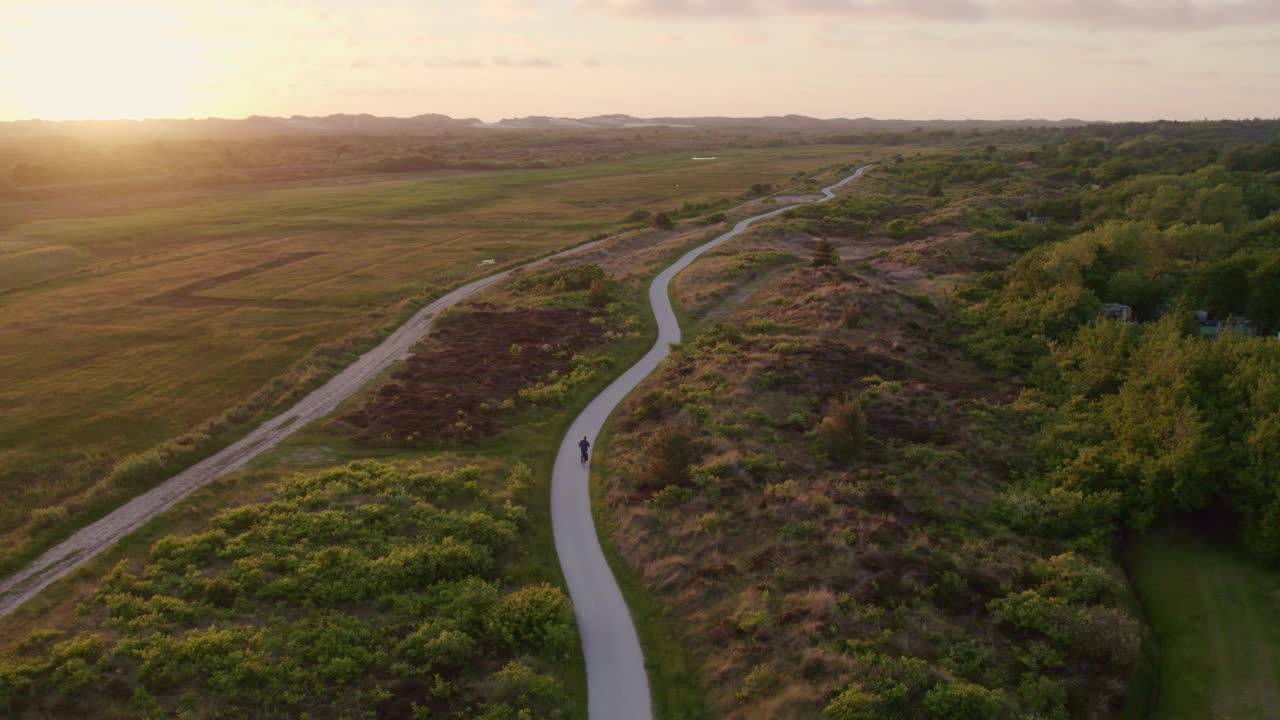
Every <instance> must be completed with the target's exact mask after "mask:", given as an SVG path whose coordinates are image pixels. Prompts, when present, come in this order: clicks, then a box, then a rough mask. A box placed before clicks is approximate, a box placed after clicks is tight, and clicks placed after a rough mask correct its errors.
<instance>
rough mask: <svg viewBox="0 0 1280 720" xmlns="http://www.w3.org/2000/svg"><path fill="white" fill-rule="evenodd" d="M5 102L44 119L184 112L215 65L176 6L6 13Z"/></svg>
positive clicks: (56, 6) (61, 7)
mask: <svg viewBox="0 0 1280 720" xmlns="http://www.w3.org/2000/svg"><path fill="white" fill-rule="evenodd" d="M11 15H12V17H9V18H6V19H8V20H9V21H8V22H5V23H3V24H2V26H0V47H4V48H5V52H7V53H8V54H9V55H10V56H11V57H9V58H8V59H7V60H8V61H7V62H6V64H7V65H9V67H10V68H11V70H13V72H6V73H5V75H6V77H5V78H4V79H3V80H0V86H8V87H6V88H5V89H4V95H5V96H6V102H7V103H9V104H12V105H13V106H14V108H15V109H16V110H17V111H18V112H19V113H21V114H22V115H23V116H26V117H40V118H46V119H51V120H86V119H98V118H142V117H165V116H169V117H172V116H181V115H191V114H195V113H198V112H200V111H201V110H203V109H204V108H205V105H206V103H207V101H208V100H209V99H210V98H209V97H208V95H209V91H208V83H207V81H208V79H209V78H210V77H211V75H212V72H213V70H214V69H215V68H214V60H213V58H212V56H211V53H210V51H209V48H208V47H207V45H206V44H205V43H203V42H201V40H200V38H201V34H200V32H199V29H198V28H195V27H193V26H194V25H195V22H194V18H193V17H192V16H191V15H188V14H186V13H184V11H183V8H182V6H181V5H179V4H165V3H158V2H156V3H153V2H145V3H107V2H101V3H84V2H46V3H39V4H34V3H33V4H27V5H24V6H23V7H21V8H19V9H17V10H13V11H11Z"/></svg>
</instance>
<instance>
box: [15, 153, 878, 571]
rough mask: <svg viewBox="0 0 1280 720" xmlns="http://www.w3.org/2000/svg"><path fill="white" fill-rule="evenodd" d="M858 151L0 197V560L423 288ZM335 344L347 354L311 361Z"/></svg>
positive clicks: (435, 289) (64, 524) (359, 344)
mask: <svg viewBox="0 0 1280 720" xmlns="http://www.w3.org/2000/svg"><path fill="white" fill-rule="evenodd" d="M858 155H859V154H858V152H857V149H856V148H851V147H825V146H811V147H786V148H776V149H762V150H733V151H730V152H727V153H725V154H723V155H722V157H721V158H720V159H719V160H715V161H710V162H693V161H690V160H689V158H688V156H687V155H685V154H682V155H680V156H674V155H670V154H668V155H655V156H652V157H647V158H643V159H638V160H629V161H625V162H612V163H603V164H595V165H583V166H577V167H571V168H563V169H555V170H534V171H509V172H492V173H472V174H458V173H450V174H440V175H438V176H416V177H413V178H407V179H406V178H404V177H400V176H398V177H396V178H394V179H387V176H381V177H376V178H369V179H366V180H364V181H362V182H358V183H352V182H349V181H347V182H343V183H336V184H332V185H327V186H319V187H288V188H278V187H277V188H273V187H271V186H263V187H261V188H256V189H249V190H246V189H243V188H242V189H237V190H234V191H226V192H221V193H208V192H206V193H202V194H200V195H199V196H198V197H194V198H182V197H176V198H175V197H169V198H165V199H163V200H160V199H158V200H157V201H156V204H155V206H153V207H146V206H140V205H139V203H138V202H137V201H131V202H130V203H127V204H124V205H121V206H111V205H110V204H108V205H107V209H95V210H92V211H90V210H81V211H77V212H79V214H73V213H72V212H70V211H67V209H66V208H65V207H62V208H57V209H56V211H53V212H51V211H50V210H49V208H47V207H32V206H8V207H0V228H4V230H3V232H0V378H3V380H4V382H3V383H2V384H0V493H3V494H4V496H5V499H6V502H4V503H2V504H0V529H2V530H0V533H2V534H0V553H3V555H2V556H0V568H2V567H4V566H5V564H6V562H5V561H6V559H7V560H9V561H10V562H9V563H8V564H9V565H11V564H12V561H14V560H17V559H20V557H25V556H28V555H29V554H30V552H32V551H33V548H34V546H37V545H43V544H47V543H48V542H49V541H51V540H52V539H54V536H55V535H60V534H65V531H66V530H67V529H68V528H70V527H73V526H74V525H76V524H77V523H78V522H79V521H80V520H81V519H82V518H81V517H80V516H81V515H88V514H91V513H92V512H99V511H101V509H102V505H103V503H102V500H103V497H104V493H103V490H102V485H101V482H102V479H103V478H104V477H105V476H106V475H107V474H108V473H110V472H111V470H112V468H113V466H116V465H117V463H118V462H120V461H121V459H122V458H126V457H127V456H130V455H131V454H134V453H139V452H142V451H145V450H147V449H148V448H151V447H154V446H156V445H157V444H159V443H162V442H164V441H166V440H167V439H170V438H173V437H175V436H179V435H181V434H183V433H185V432H188V431H190V430H191V429H192V428H194V427H196V426H198V425H200V424H201V423H204V422H206V421H209V420H210V419H212V418H215V417H217V416H219V415H220V414H222V413H225V412H226V411H227V410H228V409H230V408H233V407H235V406H236V405H237V404H238V403H241V402H242V401H243V400H244V399H245V398H246V397H249V396H251V395H253V394H254V393H256V392H259V391H261V390H262V389H263V388H264V387H268V386H270V384H271V383H272V382H273V381H275V382H276V386H279V388H278V389H279V390H280V392H279V393H278V395H279V397H280V398H283V397H285V396H286V395H287V391H288V389H289V387H288V386H289V385H293V384H299V383H303V382H307V381H314V380H315V377H313V376H314V375H316V374H317V373H320V372H329V371H331V370H332V368H333V367H334V366H336V365H340V364H342V363H344V362H346V361H347V360H349V359H351V358H353V357H354V354H355V353H356V352H358V351H359V350H361V349H362V348H363V347H366V346H367V345H368V344H369V343H370V342H372V341H373V339H374V337H376V335H377V334H378V333H379V332H382V331H385V330H386V329H388V328H390V327H391V326H393V325H394V324H395V323H396V322H397V321H398V320H399V319H401V318H402V317H404V315H405V314H406V313H407V312H408V311H409V310H411V309H412V307H415V306H416V305H417V304H419V303H420V302H421V301H423V300H424V299H427V298H430V297H432V296H434V295H437V294H439V293H440V292H441V291H442V290H443V289H445V288H446V287H448V286H450V285H453V284H456V283H458V282H461V281H463V280H466V279H468V278H473V277H476V276H479V275H481V274H484V273H486V272H488V269H486V268H485V267H482V266H480V265H479V263H480V262H481V261H482V260H486V259H493V260H495V261H496V263H497V264H498V265H504V264H507V263H511V262H516V261H519V260H521V259H524V258H529V257H533V256H536V255H540V254H543V253H546V252H548V251H551V250H554V249H558V248H563V247H566V246H569V245H573V244H576V243H578V242H582V241H584V240H586V239H587V238H588V237H589V236H591V235H593V234H595V233H599V232H604V231H607V230H609V229H611V228H614V227H617V226H618V225H619V224H620V223H621V221H622V219H623V218H624V217H626V215H627V214H628V213H630V212H631V211H633V210H635V209H638V208H644V209H649V210H652V211H657V210H662V209H674V208H676V207H678V206H680V205H681V204H682V203H684V202H686V201H693V202H700V201H708V200H711V201H714V200H719V199H727V198H734V197H737V196H739V195H740V194H741V193H742V192H743V191H744V190H746V189H747V188H748V187H750V186H751V185H752V184H754V183H773V184H775V185H779V186H782V185H784V184H785V183H786V181H787V179H788V178H790V177H791V176H792V175H794V174H795V173H797V172H802V171H803V172H809V171H814V170H818V169H820V168H823V167H827V166H831V165H835V164H840V163H845V162H848V161H851V160H853V159H855V158H856V157H858ZM862 155H863V156H865V151H864V152H863V153H862ZM353 338H356V339H359V340H352V339H353ZM344 339H347V343H346V345H343V344H341V343H342V341H343V340H344ZM317 348H329V355H330V357H329V360H330V363H329V364H328V365H326V364H324V363H317V364H312V365H308V366H306V367H305V368H303V369H302V370H299V364H300V363H302V362H303V361H304V360H305V359H306V358H309V357H313V356H314V355H315V352H316V349H317ZM317 368H318V369H317ZM282 377H284V378H286V380H285V381H284V382H283V383H282V382H281V380H280V379H281V378H282ZM241 420H243V418H241ZM242 424H243V423H242ZM232 425H233V427H231V428H230V429H229V430H228V432H235V431H238V430H239V427H235V426H234V423H232ZM218 427H222V426H218ZM157 479H158V478H157ZM95 483H97V484H98V488H97V490H95V491H94V493H91V494H90V498H92V497H97V500H96V501H95V500H93V499H90V501H89V502H88V503H87V504H86V491H87V490H89V489H90V488H93V487H94V486H95ZM107 490H110V488H108V489H107ZM129 490H130V491H131V492H132V491H133V490H134V488H129ZM95 493H96V495H95ZM106 495H110V493H109V492H108V493H106ZM116 495H119V493H117V494H116ZM109 499H110V500H111V501H112V502H115V501H117V500H118V499H119V498H118V497H116V496H111V497H110V498H109ZM95 502H97V505H95V504H94V503H95ZM50 508H53V510H50ZM58 508H64V509H65V510H66V512H65V513H64V512H63V511H62V510H59V509H58ZM40 528H44V529H43V530H40ZM37 530H39V532H38V533H37ZM33 533H36V540H35V541H34V542H32V541H31V538H32V537H33ZM10 569H11V568H10Z"/></svg>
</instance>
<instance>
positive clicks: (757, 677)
mask: <svg viewBox="0 0 1280 720" xmlns="http://www.w3.org/2000/svg"><path fill="white" fill-rule="evenodd" d="M777 684H778V675H777V673H775V672H774V671H773V668H771V667H769V666H768V665H763V664H761V665H757V666H755V667H754V668H752V669H751V672H749V673H747V676H746V677H745V678H743V679H742V689H740V690H738V696H737V697H738V699H739V700H749V699H751V698H754V697H759V696H761V695H764V694H766V693H768V692H769V691H770V690H772V689H773V688H774V687H775V686H776V685H777Z"/></svg>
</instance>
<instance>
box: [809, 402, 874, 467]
mask: <svg viewBox="0 0 1280 720" xmlns="http://www.w3.org/2000/svg"><path fill="white" fill-rule="evenodd" d="M814 436H815V438H816V440H817V444H818V447H819V449H820V450H821V452H822V453H823V454H824V455H826V456H827V457H828V458H829V459H831V460H833V461H835V462H849V461H850V460H853V459H854V458H855V457H857V455H858V453H859V452H860V451H861V450H862V448H863V446H864V445H865V444H866V440H867V415H866V412H865V411H864V410H863V408H862V398H861V397H855V396H847V397H843V398H834V399H832V400H831V402H830V403H829V404H828V405H827V414H826V415H825V416H824V417H823V418H822V420H821V421H820V422H819V423H818V427H817V429H816V430H815V431H814Z"/></svg>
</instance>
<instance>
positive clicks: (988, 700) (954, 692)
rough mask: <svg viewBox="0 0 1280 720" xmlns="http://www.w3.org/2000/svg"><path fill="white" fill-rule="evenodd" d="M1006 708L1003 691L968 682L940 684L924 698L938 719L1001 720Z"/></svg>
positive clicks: (931, 715)
mask: <svg viewBox="0 0 1280 720" xmlns="http://www.w3.org/2000/svg"><path fill="white" fill-rule="evenodd" d="M1003 705H1004V693H1003V692H1001V691H999V690H988V689H987V688H984V687H982V686H981V685H973V684H971V683H966V682H950V683H938V684H937V685H935V686H934V688H933V689H932V690H930V691H929V693H928V694H927V695H925V697H924V706H925V709H926V710H928V711H929V716H930V717H931V718H936V720H997V719H998V718H999V717H1000V716H1001V714H1002V708H1003Z"/></svg>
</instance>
